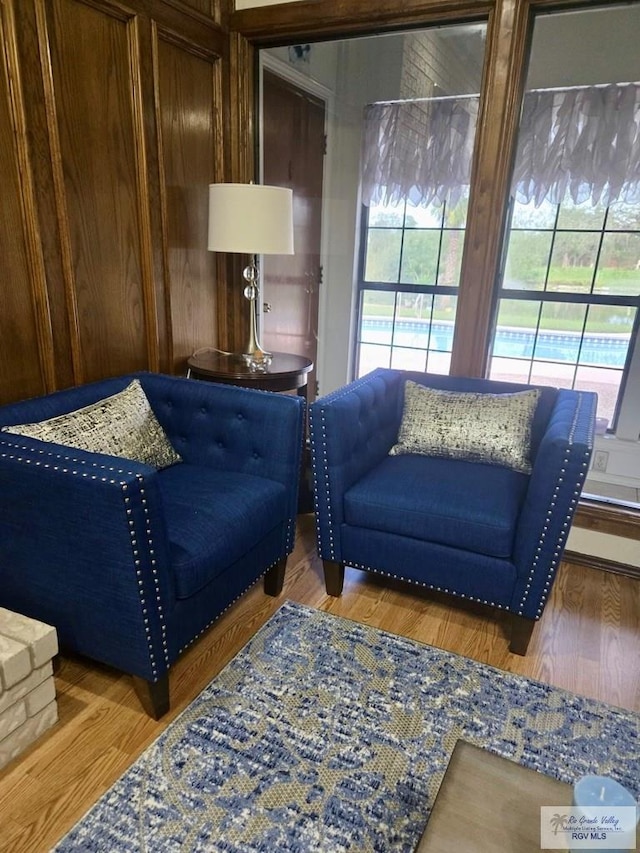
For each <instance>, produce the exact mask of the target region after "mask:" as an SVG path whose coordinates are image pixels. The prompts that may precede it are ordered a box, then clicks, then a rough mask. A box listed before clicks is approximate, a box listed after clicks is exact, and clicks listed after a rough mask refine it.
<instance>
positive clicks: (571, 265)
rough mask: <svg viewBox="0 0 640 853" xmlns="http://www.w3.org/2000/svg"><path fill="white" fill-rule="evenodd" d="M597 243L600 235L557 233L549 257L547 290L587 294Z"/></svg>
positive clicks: (578, 232)
mask: <svg viewBox="0 0 640 853" xmlns="http://www.w3.org/2000/svg"><path fill="white" fill-rule="evenodd" d="M599 243H600V235H599V234H593V233H591V232H588V231H587V232H581V231H568V232H563V233H559V234H557V235H556V239H555V243H554V245H553V252H552V254H551V264H550V266H549V275H548V280H547V290H556V291H557V290H561V291H563V292H565V291H568V292H569V293H589V292H590V291H591V282H592V281H593V272H594V269H595V265H596V258H597V255H598V245H599Z"/></svg>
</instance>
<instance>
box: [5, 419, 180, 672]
mask: <svg viewBox="0 0 640 853" xmlns="http://www.w3.org/2000/svg"><path fill="white" fill-rule="evenodd" d="M156 480H157V473H156V471H155V470H154V469H153V468H149V467H148V466H146V465H142V464H139V463H135V462H131V461H129V460H123V459H116V458H114V457H111V456H105V455H103V454H95V453H87V452H85V451H82V450H75V449H72V448H69V447H62V446H60V445H56V444H50V443H47V442H42V441H38V440H36V439H30V438H26V437H22V436H16V435H9V434H3V435H0V604H2V605H5V606H7V607H9V608H11V609H15V610H17V611H18V612H23V613H25V614H26V615H33V616H35V617H36V618H41V619H42V620H43V621H45V622H49V623H50V624H53V625H55V626H56V628H57V629H58V635H59V638H60V643H61V645H62V646H64V645H66V644H68V645H71V646H72V647H73V648H75V649H76V650H77V651H79V652H82V653H86V654H87V655H90V656H91V657H93V658H96V659H98V660H103V661H105V662H106V663H108V664H110V665H112V666H116V667H119V668H121V669H123V670H124V671H126V672H131V673H133V674H134V675H139V676H141V677H142V678H145V679H147V680H157V679H158V678H159V677H161V676H162V675H163V674H164V672H166V670H167V668H168V660H167V657H166V623H165V618H164V613H166V612H169V610H170V608H171V606H172V601H173V598H174V591H173V582H172V578H171V576H170V572H169V565H170V563H169V551H168V542H167V538H166V531H165V528H164V522H163V520H162V511H161V506H160V494H159V490H158V486H157V482H156Z"/></svg>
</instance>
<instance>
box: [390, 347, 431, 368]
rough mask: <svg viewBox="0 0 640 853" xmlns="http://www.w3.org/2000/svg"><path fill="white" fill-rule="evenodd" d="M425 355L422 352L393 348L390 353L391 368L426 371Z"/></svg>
mask: <svg viewBox="0 0 640 853" xmlns="http://www.w3.org/2000/svg"><path fill="white" fill-rule="evenodd" d="M426 362H427V354H426V352H425V351H424V350H419V349H407V348H405V347H394V348H393V351H392V353H391V367H393V368H395V369H396V370H421V371H424V370H425V369H426Z"/></svg>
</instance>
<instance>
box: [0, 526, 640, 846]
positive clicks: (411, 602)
mask: <svg viewBox="0 0 640 853" xmlns="http://www.w3.org/2000/svg"><path fill="white" fill-rule="evenodd" d="M285 599H289V600H291V601H297V602H300V603H301V604H306V605H308V606H310V607H317V608H319V609H322V610H326V611H328V612H330V613H334V614H336V615H339V616H344V617H346V618H348V619H354V620H356V621H358V622H364V623H366V624H368V625H373V626H376V627H379V628H382V629H384V630H386V631H391V632H394V633H397V634H402V635H404V636H407V637H411V638H413V639H416V640H419V641H421V642H424V643H429V644H431V645H434V646H439V647H440V648H443V649H448V650H449V651H452V652H456V653H457V654H461V655H466V656H467V657H470V658H473V659H475V660H478V661H482V662H484V663H488V664H490V665H492V666H495V667H498V668H500V669H503V670H507V671H510V672H516V673H520V674H522V675H525V676H529V677H532V678H536V679H540V680H541V681H545V682H548V683H550V684H553V685H556V686H558V687H562V688H565V689H568V690H571V691H574V692H576V693H580V694H582V695H584V696H590V697H592V698H595V699H600V700H602V701H605V702H609V703H611V704H615V705H619V706H620V707H623V708H628V709H631V710H636V711H640V654H639V652H640V584H639V583H638V581H637V580H634V579H632V578H627V577H623V576H620V575H614V574H608V573H605V572H601V571H598V570H595V569H591V568H587V567H584V566H573V565H570V564H568V563H563V564H562V566H561V569H560V572H559V575H558V579H557V581H556V584H555V586H554V590H553V594H552V597H551V600H550V602H549V604H548V605H547V608H546V610H545V613H544V616H543V618H542V620H541V621H540V622H539V623H538V625H537V626H536V628H535V630H534V634H533V638H532V640H531V645H530V650H529V653H528V655H527V656H526V657H524V658H523V657H518V656H516V655H512V654H510V653H509V651H508V639H507V619H506V617H505V616H504V614H500V613H495V612H494V611H490V612H487V611H485V610H483V609H482V608H480V607H473V606H469V605H466V606H465V603H464V602H459V601H457V600H451V599H447V598H445V597H444V596H438V595H435V594H431V593H427V592H423V591H421V590H420V589H418V588H416V587H411V586H405V585H402V584H393V585H391V584H389V583H388V582H387V581H384V582H383V580H382V579H380V580H378V579H376V578H373V577H371V576H367V575H365V574H364V573H362V572H358V571H355V570H350V569H348V570H347V573H346V580H345V589H344V593H343V595H342V597H341V598H339V599H338V598H330V597H328V596H327V595H325V592H324V584H323V580H322V567H321V564H320V561H319V560H318V558H317V556H316V554H315V542H314V522H313V516H310V515H309V516H301V517H300V519H299V525H298V536H297V540H296V548H295V551H294V553H293V554H292V555H291V557H290V558H289V563H288V568H287V575H286V579H285V588H284V591H283V593H282V596H280V597H279V598H277V599H273V598H269V597H267V596H265V595H264V594H263V592H262V588H261V585H256V586H255V587H253V588H252V589H251V590H250V591H249V592H248V593H247V595H246V596H244V597H243V598H242V599H241V600H240V601H238V602H236V604H235V605H234V606H233V607H231V608H230V609H229V610H228V611H227V612H226V613H225V614H224V616H223V617H222V618H221V619H220V620H219V621H218V622H217V624H215V625H214V626H213V627H212V628H211V630H210V631H208V632H207V633H206V634H205V635H204V636H203V637H201V638H200V639H199V641H198V642H197V643H195V644H194V645H193V646H192V647H191V648H190V649H189V650H188V652H187V653H186V654H185V655H184V656H183V657H182V659H181V660H180V661H179V662H178V663H177V664H176V665H175V667H174V668H173V669H172V671H171V704H172V710H171V712H170V713H169V714H168V715H167V716H166V717H165V718H163V720H162V721H160V722H155V721H153V720H151V719H149V718H148V717H147V716H146V715H145V714H144V712H143V711H142V709H141V707H140V705H139V703H138V700H137V698H136V696H135V694H134V692H133V687H132V684H131V680H130V678H128V677H127V676H124V675H121V674H119V673H118V672H115V671H113V670H111V669H108V668H107V667H102V666H100V665H98V664H94V663H92V662H90V661H86V660H82V659H80V658H74V657H71V656H64V657H63V656H59V657H58V659H57V664H56V670H55V676H56V687H57V691H58V708H59V714H60V720H59V722H58V723H57V724H56V725H55V726H54V727H53V728H52V729H51V730H50V731H49V732H47V733H46V734H45V735H44V736H43V737H42V738H41V739H40V740H39V741H38V742H37V743H36V744H35V745H34V746H33V747H31V749H30V750H28V751H27V752H25V753H24V754H23V755H22V756H20V757H19V758H18V759H16V760H15V761H13V762H12V763H11V764H10V765H8V766H7V767H6V768H5V769H4V770H2V771H0V851H1V853H42V852H43V851H48V850H50V848H51V847H52V846H53V844H55V842H56V841H57V840H58V839H59V838H60V837H61V836H62V835H63V834H64V833H65V832H66V831H67V830H68V829H69V828H70V827H71V826H73V824H74V823H75V822H76V821H77V820H78V819H79V818H80V817H81V816H82V815H83V814H84V813H85V811H86V810H87V809H88V808H89V807H90V806H91V805H92V804H93V802H95V800H96V799H97V798H98V797H99V796H100V795H101V794H102V793H103V792H104V791H105V790H106V788H108V787H109V786H110V785H111V784H112V783H113V782H114V781H115V780H116V779H117V778H118V777H119V776H120V775H121V774H122V773H123V772H124V770H126V768H127V767H128V766H129V765H130V764H131V763H132V761H133V760H134V759H135V758H136V757H137V756H138V755H139V754H140V753H141V752H142V750H143V749H144V748H145V747H146V746H147V745H148V744H149V743H150V742H151V741H152V740H154V739H155V738H156V737H157V736H158V735H159V734H160V732H161V731H162V730H163V729H164V728H165V726H166V725H167V724H168V723H169V722H170V721H171V720H172V719H173V718H174V717H175V716H176V715H177V714H178V713H179V712H180V711H181V710H182V709H183V708H185V707H186V705H188V704H189V702H191V701H192V700H193V699H194V698H195V697H196V696H197V695H198V693H199V692H200V691H201V690H202V689H203V688H204V687H205V685H206V684H208V682H209V681H210V680H211V679H212V678H213V676H214V675H215V674H216V673H217V672H218V671H219V670H220V669H221V668H222V667H223V666H224V665H225V664H226V663H227V662H228V661H229V660H230V659H231V658H232V657H233V656H234V655H235V654H236V653H237V652H238V651H239V650H240V649H241V648H242V646H243V645H244V644H245V643H246V642H247V640H248V639H249V638H250V637H251V636H252V635H253V634H254V633H255V631H256V630H257V629H258V628H259V627H260V625H262V624H263V623H264V622H265V621H266V620H267V619H268V618H269V617H270V616H271V615H272V614H273V613H274V612H275V611H276V610H277V609H278V607H279V606H280V605H281V603H282V602H283V601H284V600H285Z"/></svg>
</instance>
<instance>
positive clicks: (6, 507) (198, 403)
mask: <svg viewBox="0 0 640 853" xmlns="http://www.w3.org/2000/svg"><path fill="white" fill-rule="evenodd" d="M134 378H137V379H138V380H139V382H140V384H141V385H142V388H143V390H144V393H145V395H146V397H147V399H148V401H149V403H150V404H151V409H152V411H153V413H154V414H155V417H156V418H157V421H158V422H159V423H160V426H161V427H162V429H163V430H164V433H165V434H166V437H167V438H168V439H169V441H170V443H171V445H173V447H174V448H175V450H176V451H177V453H178V454H179V455H180V456H181V457H182V461H181V462H179V463H178V464H173V465H170V466H169V467H165V468H162V469H160V470H158V469H156V468H155V467H151V466H150V465H148V464H144V463H141V462H133V461H130V460H129V459H124V458H120V457H115V456H109V455H105V454H103V453H93V452H88V451H87V450H77V449H73V448H71V447H68V446H63V445H62V444H53V443H49V442H47V441H42V440H39V439H36V438H26V437H24V436H21V435H16V434H12V433H9V432H0V606H4V607H7V608H9V609H12V610H15V611H17V612H19V613H23V614H25V615H28V616H32V617H34V618H37V619H41V620H43V621H44V622H47V623H49V624H51V625H54V626H55V627H56V629H57V631H58V637H59V640H60V644H61V646H62V647H67V648H69V649H71V650H74V651H76V652H79V653H81V654H83V655H86V656H88V657H90V658H93V659H95V660H98V661H101V662H103V663H105V664H108V665H111V666H113V667H115V668H117V669H120V670H123V671H125V672H127V673H130V674H132V675H133V676H134V682H135V684H136V689H137V691H138V693H139V695H140V698H141V700H142V703H143V705H144V707H145V708H146V710H147V711H148V712H149V713H151V714H152V715H153V716H154V717H156V719H157V718H158V717H159V716H161V715H162V714H163V713H165V712H166V711H167V710H168V708H169V680H168V671H169V668H170V666H171V665H172V664H173V663H174V661H175V660H176V658H177V657H178V656H179V655H180V653H181V652H182V651H183V650H184V649H185V648H186V647H187V646H189V645H190V644H191V643H192V642H193V641H194V640H195V639H196V638H197V637H198V636H199V635H200V634H201V633H202V632H203V631H205V629H206V628H207V627H208V626H210V625H211V624H212V622H213V621H214V620H215V619H216V618H217V617H218V616H219V615H220V614H221V613H222V612H223V611H224V610H225V609H226V608H228V607H229V606H230V605H231V604H232V602H234V601H235V600H236V599H237V598H238V597H239V596H241V595H242V594H243V593H244V592H245V591H246V590H247V589H248V588H249V587H250V586H251V585H252V584H254V583H255V582H256V580H258V579H259V578H260V577H262V576H263V575H264V576H265V579H264V588H265V592H267V593H268V594H270V595H278V594H279V593H280V592H281V590H282V585H283V581H284V570H285V564H286V559H287V555H288V554H289V553H290V552H291V550H292V548H293V543H294V535H295V522H296V512H297V509H296V508H297V491H298V474H299V466H300V457H301V449H302V441H303V439H302V436H303V414H304V401H303V400H302V399H301V398H299V397H292V396H285V395H279V394H271V393H269V392H264V391H256V390H248V389H245V388H237V387H232V386H228V385H225V386H223V385H216V384H213V383H209V382H198V381H195V380H191V379H184V378H178V377H171V376H164V375H161V374H152V373H140V374H135V375H132V376H124V377H118V378H113V379H107V380H104V381H100V382H95V383H92V384H88V385H84V386H81V387H77V388H72V389H68V390H65V391H60V392H57V393H54V394H50V395H47V396H43V397H40V398H34V399H31V400H26V401H23V402H19V403H15V404H12V405H6V406H4V407H2V408H0V427H3V426H11V425H16V424H24V423H32V422H35V421H42V420H45V419H50V418H53V417H57V416H59V415H61V414H62V413H67V412H72V411H74V412H75V411H76V410H77V409H79V408H82V407H85V406H87V405H90V404H92V403H94V402H96V401H98V400H102V399H104V398H105V397H108V396H110V395H113V394H115V393H117V392H120V391H122V390H123V389H124V388H125V387H127V386H128V384H129V383H130V382H131V381H132V379H134Z"/></svg>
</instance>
